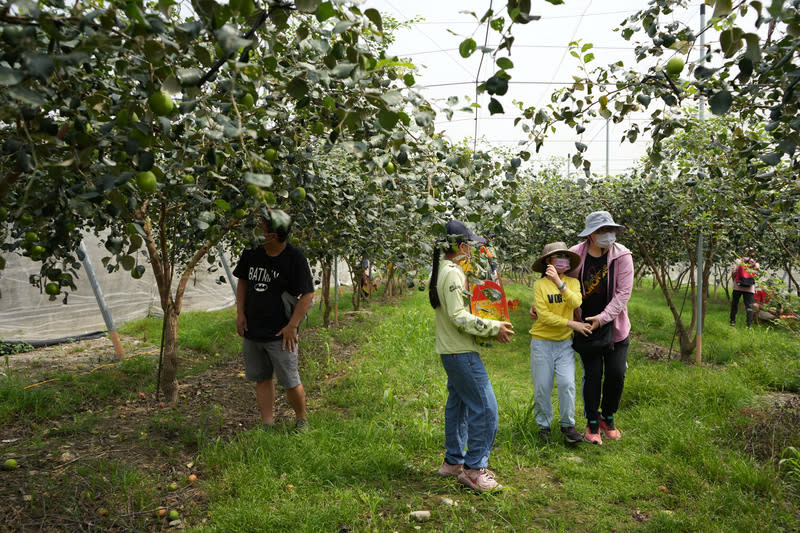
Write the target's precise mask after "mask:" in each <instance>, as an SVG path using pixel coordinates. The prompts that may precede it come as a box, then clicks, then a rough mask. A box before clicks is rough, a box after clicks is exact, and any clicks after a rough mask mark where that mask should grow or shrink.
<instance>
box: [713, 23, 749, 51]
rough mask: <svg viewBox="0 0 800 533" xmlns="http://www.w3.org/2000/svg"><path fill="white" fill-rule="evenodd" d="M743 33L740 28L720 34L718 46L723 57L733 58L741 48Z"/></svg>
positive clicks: (730, 29)
mask: <svg viewBox="0 0 800 533" xmlns="http://www.w3.org/2000/svg"><path fill="white" fill-rule="evenodd" d="M743 35H744V31H742V29H741V28H737V27H733V28H729V29H727V30H724V31H722V32H720V34H719V44H720V47H721V48H722V52H723V53H724V54H725V57H733V56H734V54H736V52H738V51H739V50H740V49H741V48H742V36H743Z"/></svg>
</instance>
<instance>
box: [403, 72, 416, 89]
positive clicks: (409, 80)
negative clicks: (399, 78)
mask: <svg viewBox="0 0 800 533" xmlns="http://www.w3.org/2000/svg"><path fill="white" fill-rule="evenodd" d="M403 83H405V84H406V87H411V86H412V85H414V84H415V83H417V81H416V80H415V79H414V75H413V74H406V75H405V76H403Z"/></svg>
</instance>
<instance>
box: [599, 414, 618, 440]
mask: <svg viewBox="0 0 800 533" xmlns="http://www.w3.org/2000/svg"><path fill="white" fill-rule="evenodd" d="M597 423H598V424H599V425H600V431H601V432H602V433H603V435H605V436H606V437H608V438H609V439H611V440H618V439H621V438H622V433H620V431H619V430H618V429H617V428H616V427H615V426H614V417H613V416H612V417H608V418H603V417H602V416H601V417H600V420H598V421H597Z"/></svg>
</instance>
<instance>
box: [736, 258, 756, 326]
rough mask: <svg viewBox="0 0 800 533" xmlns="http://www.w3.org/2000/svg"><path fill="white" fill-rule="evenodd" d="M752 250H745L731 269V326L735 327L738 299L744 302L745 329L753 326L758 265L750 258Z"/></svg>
mask: <svg viewBox="0 0 800 533" xmlns="http://www.w3.org/2000/svg"><path fill="white" fill-rule="evenodd" d="M752 253H753V249H752V248H745V249H744V256H743V257H741V258H739V259H738V260H737V261H736V263H735V264H734V265H733V269H731V278H732V279H733V294H732V296H731V326H735V325H736V313H737V311H738V310H739V299H740V298H741V299H742V301H743V302H744V309H745V313H746V315H747V327H748V328H749V327H750V326H752V324H753V297H754V295H755V292H756V290H755V285H756V277H757V273H758V263H756V261H755V259H753V258H752V257H751V256H752Z"/></svg>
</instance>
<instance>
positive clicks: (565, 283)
mask: <svg viewBox="0 0 800 533" xmlns="http://www.w3.org/2000/svg"><path fill="white" fill-rule="evenodd" d="M566 286H567V282H566V281H562V282H561V285H560V286H559V287H558V290H560V291H563V290H564V287H566Z"/></svg>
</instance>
